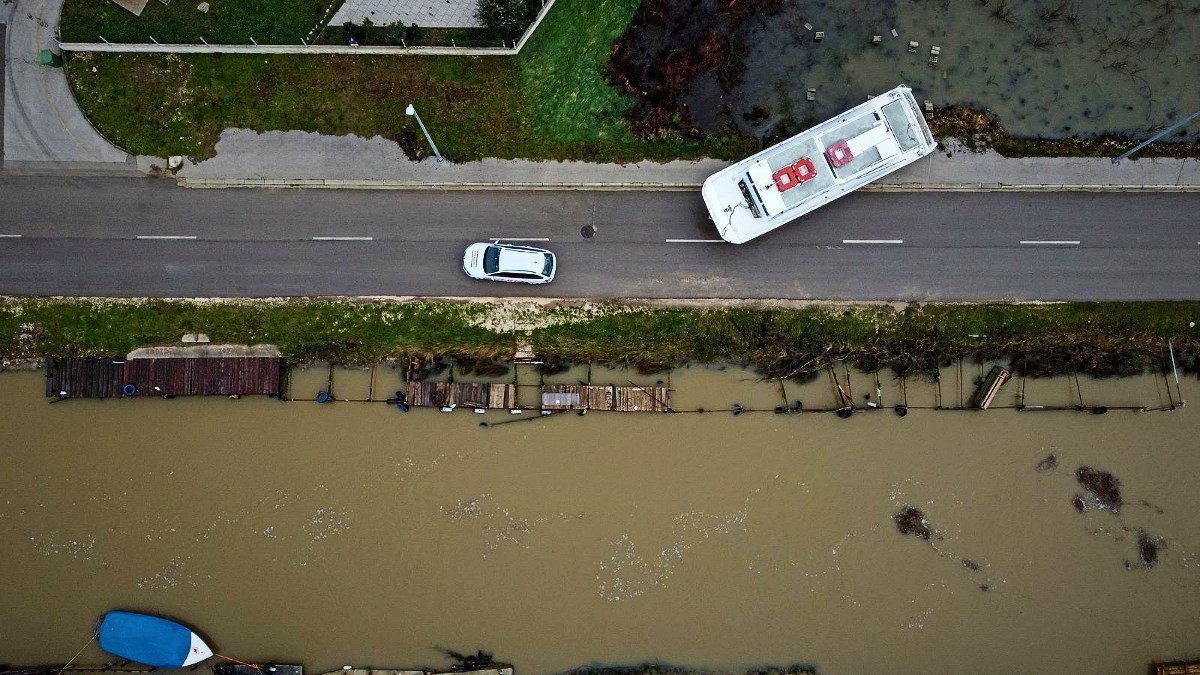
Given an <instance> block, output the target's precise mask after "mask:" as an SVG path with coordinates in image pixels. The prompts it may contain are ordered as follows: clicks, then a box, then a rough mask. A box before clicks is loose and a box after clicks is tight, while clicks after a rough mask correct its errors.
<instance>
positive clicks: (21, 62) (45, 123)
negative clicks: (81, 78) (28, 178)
mask: <svg viewBox="0 0 1200 675" xmlns="http://www.w3.org/2000/svg"><path fill="white" fill-rule="evenodd" d="M7 9H9V12H8V17H7V18H8V25H7V28H6V30H5V32H4V35H3V38H4V47H3V52H4V79H5V85H4V87H3V94H4V97H3V100H4V103H3V106H4V108H3V122H4V142H3V146H2V147H3V153H4V154H3V160H4V163H5V165H6V166H8V167H9V168H12V164H13V163H14V162H29V163H35V164H36V163H42V162H80V163H86V164H83V165H81V166H82V167H87V168H91V169H106V168H109V167H111V168H118V169H121V170H128V169H130V168H132V164H130V163H129V161H130V157H129V155H128V154H127V153H125V152H124V151H122V150H120V149H119V148H116V147H114V146H113V145H112V144H111V143H109V142H108V141H107V140H105V138H104V137H103V136H101V135H100V134H99V133H98V132H97V131H96V130H95V128H94V127H92V125H91V123H90V122H88V120H87V118H85V117H84V116H83V113H82V112H81V111H80V110H79V106H78V104H77V103H76V102H75V97H74V96H73V95H72V94H71V90H70V87H69V86H68V85H67V76H66V73H65V72H64V71H63V69H62V68H52V67H50V66H43V65H41V63H40V61H39V53H40V52H41V50H42V49H49V48H51V47H55V46H56V43H55V40H54V30H55V28H56V27H57V26H58V15H59V13H60V11H61V10H62V0H14V2H12V3H11V4H9V5H8V6H7ZM2 18H4V17H3V15H0V19H2ZM106 165H107V166H106Z"/></svg>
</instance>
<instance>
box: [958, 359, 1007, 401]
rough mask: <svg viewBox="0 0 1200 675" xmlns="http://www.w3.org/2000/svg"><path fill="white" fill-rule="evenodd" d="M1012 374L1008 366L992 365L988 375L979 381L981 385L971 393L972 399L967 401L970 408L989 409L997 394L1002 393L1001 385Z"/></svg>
mask: <svg viewBox="0 0 1200 675" xmlns="http://www.w3.org/2000/svg"><path fill="white" fill-rule="evenodd" d="M1011 376H1012V373H1011V372H1009V370H1008V369H1007V368H1003V367H1001V366H992V370H991V371H990V372H988V374H987V377H985V378H984V379H983V382H980V383H979V387H978V388H977V389H976V390H975V393H974V394H972V395H971V399H970V401H968V402H967V407H968V408H979V409H981V410H987V409H988V407H989V406H991V405H992V401H993V400H995V398H996V395H997V394H999V393H1000V387H1003V386H1004V383H1005V382H1008V379H1009V378H1010V377H1011Z"/></svg>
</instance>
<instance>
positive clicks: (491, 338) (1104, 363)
mask: <svg viewBox="0 0 1200 675" xmlns="http://www.w3.org/2000/svg"><path fill="white" fill-rule="evenodd" d="M514 317H515V318H514ZM1197 317H1200V303H1096V304H1056V305H915V304H914V305H909V306H906V307H903V308H899V309H897V308H895V307H892V306H889V305H820V306H806V307H801V308H780V309H769V308H731V309H693V308H669V307H668V308H662V307H628V306H617V305H612V306H607V305H600V306H588V307H584V308H581V307H577V306H564V307H558V308H551V309H539V308H527V309H524V310H522V312H520V313H518V314H513V312H512V306H511V305H510V306H507V307H506V306H503V305H485V304H451V303H437V302H408V303H383V302H350V301H341V302H339V301H305V300H290V301H229V302H192V301H93V300H51V299H29V300H24V299H8V300H4V301H0V357H3V358H5V359H9V360H22V359H25V360H27V359H35V358H41V357H45V356H52V355H63V356H65V355H76V356H83V355H97V354H110V355H112V354H124V353H126V352H128V351H130V350H131V349H133V348H135V347H139V346H147V345H157V344H172V343H175V342H176V341H177V340H178V339H179V336H180V335H182V334H183V333H188V332H205V333H208V334H209V336H210V337H211V338H212V339H213V340H214V341H217V342H230V343H246V344H254V343H263V342H266V343H272V344H276V345H278V346H279V348H280V349H281V350H282V351H283V353H284V355H285V356H286V357H287V358H289V359H290V360H293V361H308V360H317V359H319V360H330V361H335V362H341V363H364V362H370V361H379V360H384V359H388V358H398V357H404V356H408V355H413V354H440V355H450V356H467V357H472V358H485V357H496V358H507V357H509V356H511V355H512V354H513V353H514V352H515V350H516V347H517V343H518V341H526V342H528V343H530V344H531V345H532V346H533V347H534V349H535V350H536V351H537V353H538V354H539V355H541V356H543V357H546V358H550V359H556V360H566V361H587V360H593V361H601V362H609V363H630V364H635V365H638V366H641V367H644V368H646V369H651V370H652V369H656V368H665V367H668V366H671V365H675V364H679V363H683V362H692V361H699V362H741V363H749V364H753V365H756V366H758V367H759V368H760V369H762V370H763V372H764V373H766V374H768V375H772V376H793V375H802V374H804V373H805V372H807V371H811V370H813V365H812V364H813V363H814V359H817V358H818V357H820V356H822V355H824V354H826V353H829V354H831V355H834V356H845V357H850V358H853V359H855V360H856V361H857V362H858V363H859V364H860V365H864V366H866V367H878V368H892V369H893V370H895V371H897V372H901V373H928V372H932V371H934V370H936V368H937V367H938V366H939V365H941V364H943V363H945V362H947V361H948V360H949V359H953V358H957V357H964V356H970V355H976V356H982V357H987V358H1013V359H1014V365H1016V366H1017V367H1019V368H1025V369H1026V370H1027V372H1030V373H1031V374H1049V373H1061V372H1072V371H1074V372H1081V373H1092V374H1096V375H1123V374H1132V373H1136V372H1141V371H1142V369H1144V368H1146V367H1151V366H1159V365H1161V364H1162V362H1163V361H1162V358H1163V348H1164V346H1165V341H1166V340H1167V339H1172V340H1174V346H1175V349H1176V358H1177V361H1178V362H1179V364H1180V366H1181V367H1182V368H1183V369H1185V370H1190V371H1195V370H1197V362H1196V359H1195V357H1194V356H1193V355H1200V334H1198V333H1197V331H1196V330H1195V329H1194V328H1190V327H1189V324H1190V323H1191V322H1193V321H1195V319H1196V318H1197Z"/></svg>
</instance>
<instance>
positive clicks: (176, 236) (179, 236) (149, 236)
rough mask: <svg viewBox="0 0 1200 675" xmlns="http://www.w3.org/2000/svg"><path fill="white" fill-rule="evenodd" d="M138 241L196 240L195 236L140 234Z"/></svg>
mask: <svg viewBox="0 0 1200 675" xmlns="http://www.w3.org/2000/svg"><path fill="white" fill-rule="evenodd" d="M137 238H138V239H195V238H196V236H195V235H189V234H139V235H138V236H137Z"/></svg>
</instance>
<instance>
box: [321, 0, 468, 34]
mask: <svg viewBox="0 0 1200 675" xmlns="http://www.w3.org/2000/svg"><path fill="white" fill-rule="evenodd" d="M476 7H477V2H476V0H346V1H345V2H344V3H342V6H341V7H339V8H338V11H337V13H336V14H334V15H333V20H332V21H330V22H329V25H330V26H341V25H342V24H344V23H346V22H347V21H352V22H354V23H359V24H361V23H362V22H363V19H370V20H371V23H373V24H375V25H376V26H390V25H392V24H396V23H399V24H403V25H405V26H411V25H413V24H416V25H418V26H423V27H427V28H474V27H476V26H479V25H480V24H479V21H478V20H476V19H475V9H476Z"/></svg>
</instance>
